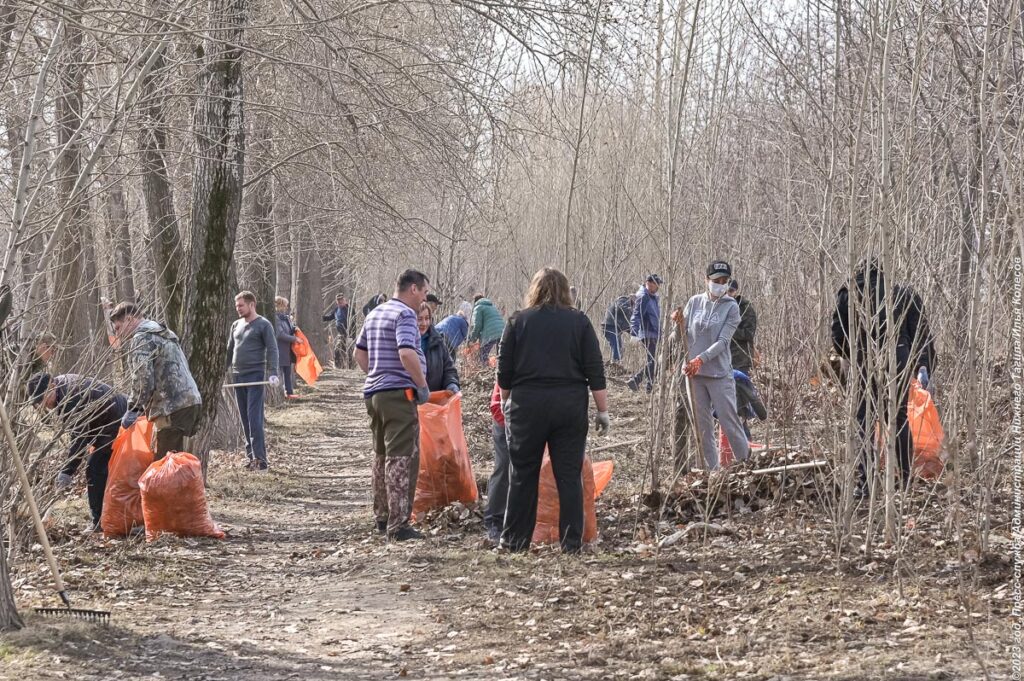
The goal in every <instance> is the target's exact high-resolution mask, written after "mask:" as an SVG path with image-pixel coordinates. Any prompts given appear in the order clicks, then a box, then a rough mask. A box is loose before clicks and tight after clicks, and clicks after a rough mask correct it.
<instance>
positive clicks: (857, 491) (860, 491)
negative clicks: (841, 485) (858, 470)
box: [853, 482, 871, 500]
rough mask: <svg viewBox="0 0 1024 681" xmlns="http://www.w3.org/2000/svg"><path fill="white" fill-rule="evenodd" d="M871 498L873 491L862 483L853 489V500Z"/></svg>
mask: <svg viewBox="0 0 1024 681" xmlns="http://www.w3.org/2000/svg"><path fill="white" fill-rule="evenodd" d="M870 496H871V490H869V489H868V486H867V485H865V484H864V483H862V482H859V483H857V486H856V487H854V488H853V498H854V499H857V500H860V499H867V498H868V497H870Z"/></svg>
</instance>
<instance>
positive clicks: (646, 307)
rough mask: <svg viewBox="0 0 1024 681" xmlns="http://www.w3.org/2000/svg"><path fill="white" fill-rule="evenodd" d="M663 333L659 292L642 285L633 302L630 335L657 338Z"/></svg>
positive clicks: (641, 337)
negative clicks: (653, 291)
mask: <svg viewBox="0 0 1024 681" xmlns="http://www.w3.org/2000/svg"><path fill="white" fill-rule="evenodd" d="M660 333H661V308H660V306H659V304H658V294H657V293H653V294H652V293H651V292H650V291H648V290H647V287H646V286H641V287H640V290H639V291H637V293H636V302H635V303H634V304H633V316H632V317H631V318H630V320H629V335H631V336H635V337H636V338H640V339H644V338H657V337H658V334H660Z"/></svg>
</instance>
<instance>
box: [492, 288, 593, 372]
mask: <svg viewBox="0 0 1024 681" xmlns="http://www.w3.org/2000/svg"><path fill="white" fill-rule="evenodd" d="M498 385H499V386H501V389H502V390H512V389H514V388H516V387H517V386H533V387H564V386H575V385H579V386H583V387H589V388H590V389H591V390H604V389H605V387H606V381H605V376H604V360H603V358H602V357H601V346H600V345H599V344H598V342H597V334H596V333H594V327H593V326H592V325H591V324H590V320H589V319H587V316H586V315H585V314H583V313H582V312H580V311H579V310H577V309H574V308H573V309H569V308H556V307H551V306H547V305H545V306H541V307H531V308H527V309H525V310H520V311H519V312H516V313H515V314H514V315H512V317H511V318H509V321H508V324H506V325H505V333H504V335H503V336H502V337H501V345H500V346H499V348H498Z"/></svg>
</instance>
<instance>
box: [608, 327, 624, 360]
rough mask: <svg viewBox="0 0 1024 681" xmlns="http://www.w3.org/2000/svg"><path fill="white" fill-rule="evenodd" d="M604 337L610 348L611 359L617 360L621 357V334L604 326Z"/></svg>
mask: <svg viewBox="0 0 1024 681" xmlns="http://www.w3.org/2000/svg"><path fill="white" fill-rule="evenodd" d="M604 338H605V340H607V341H608V347H609V348H611V350H612V361H613V362H618V361H619V360H620V359H622V336H621V335H620V334H619V332H618V331H616V330H615V329H610V328H608V327H604Z"/></svg>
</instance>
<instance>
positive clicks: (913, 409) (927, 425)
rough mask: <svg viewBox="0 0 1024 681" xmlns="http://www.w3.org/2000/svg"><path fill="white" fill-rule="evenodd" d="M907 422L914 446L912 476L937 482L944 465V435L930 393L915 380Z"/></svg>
mask: <svg viewBox="0 0 1024 681" xmlns="http://www.w3.org/2000/svg"><path fill="white" fill-rule="evenodd" d="M907 423H908V424H909V426H910V437H911V440H912V441H913V443H914V473H915V474H916V475H918V476H920V477H922V478H924V479H925V480H937V479H938V477H939V476H940V475H942V469H943V468H944V467H945V465H946V462H945V461H944V460H943V458H942V441H943V440H944V439H945V436H946V434H945V432H944V431H943V430H942V421H940V420H939V410H938V409H936V408H935V402H933V401H932V396H931V393H929V392H928V391H927V390H925V389H924V388H922V387H921V384H920V383H919V382H918V381H916V380H915V381H914V383H913V385H911V386H910V398H909V399H908V400H907Z"/></svg>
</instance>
